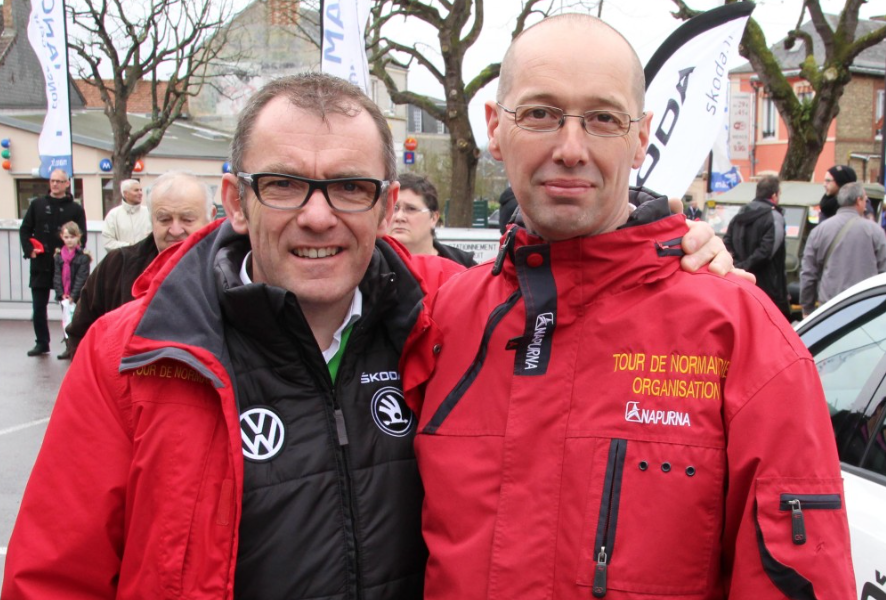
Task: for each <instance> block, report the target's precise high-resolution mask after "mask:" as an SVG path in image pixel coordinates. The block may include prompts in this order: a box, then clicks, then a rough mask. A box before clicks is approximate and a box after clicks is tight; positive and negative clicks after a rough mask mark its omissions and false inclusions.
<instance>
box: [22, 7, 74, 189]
mask: <svg viewBox="0 0 886 600" xmlns="http://www.w3.org/2000/svg"><path fill="white" fill-rule="evenodd" d="M28 40H30V42H31V47H32V48H34V52H35V53H36V54H37V58H38V59H39V60H40V65H41V67H42V69H43V77H44V78H45V80H46V118H45V119H44V120H43V131H42V132H41V133H40V139H39V141H38V142H37V149H38V152H39V153H40V177H43V178H44V179H49V174H50V173H52V171H54V170H55V169H62V170H63V171H65V172H66V173H67V174H68V177H69V178H70V177H73V176H74V165H73V159H72V152H71V105H70V102H69V100H68V48H67V45H66V35H65V4H64V1H63V0H33V1H32V4H31V16H30V17H29V19H28Z"/></svg>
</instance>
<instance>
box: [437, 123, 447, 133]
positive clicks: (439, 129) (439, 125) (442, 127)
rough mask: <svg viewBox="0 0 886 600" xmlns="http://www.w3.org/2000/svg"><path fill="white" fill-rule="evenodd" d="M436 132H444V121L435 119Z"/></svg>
mask: <svg viewBox="0 0 886 600" xmlns="http://www.w3.org/2000/svg"><path fill="white" fill-rule="evenodd" d="M437 133H446V123H444V122H443V121H437Z"/></svg>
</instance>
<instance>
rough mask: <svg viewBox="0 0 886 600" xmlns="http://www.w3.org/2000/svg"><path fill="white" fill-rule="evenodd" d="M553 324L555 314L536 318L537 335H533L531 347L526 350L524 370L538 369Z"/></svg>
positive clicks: (545, 314) (541, 315)
mask: <svg viewBox="0 0 886 600" xmlns="http://www.w3.org/2000/svg"><path fill="white" fill-rule="evenodd" d="M553 324H554V313H550V312H546V313H542V314H540V315H538V316H537V317H536V318H535V333H533V335H532V341H531V342H529V347H528V348H527V349H526V364H525V365H523V368H524V369H537V368H538V361H539V359H540V358H541V349H542V343H543V342H544V339H545V335H546V334H547V333H548V328H550V327H551V326H553Z"/></svg>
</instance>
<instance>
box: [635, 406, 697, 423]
mask: <svg viewBox="0 0 886 600" xmlns="http://www.w3.org/2000/svg"><path fill="white" fill-rule="evenodd" d="M625 421H628V422H629V423H644V424H649V425H670V426H676V427H690V426H691V423H690V422H689V413H684V412H680V411H678V410H646V409H645V408H640V403H639V402H636V401H633V400H632V401H629V402H628V403H627V404H626V405H625Z"/></svg>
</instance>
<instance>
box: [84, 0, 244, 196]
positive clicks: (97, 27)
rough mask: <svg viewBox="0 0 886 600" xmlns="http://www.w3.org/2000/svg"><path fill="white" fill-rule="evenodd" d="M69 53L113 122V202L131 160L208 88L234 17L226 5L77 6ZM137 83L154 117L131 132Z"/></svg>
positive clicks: (117, 0) (209, 1)
mask: <svg viewBox="0 0 886 600" xmlns="http://www.w3.org/2000/svg"><path fill="white" fill-rule="evenodd" d="M68 10H69V11H70V14H71V17H72V18H73V25H74V26H73V28H72V30H71V32H70V34H69V37H68V47H69V48H70V49H71V50H72V51H73V53H74V58H75V60H74V61H73V62H74V63H75V64H76V65H77V70H78V75H79V77H80V78H81V79H84V80H85V81H86V82H87V83H88V84H90V85H92V86H95V88H97V89H98V92H99V95H100V97H101V100H102V103H103V104H104V111H105V114H106V115H107V116H108V120H109V121H110V123H111V131H112V134H113V143H114V148H113V151H112V161H113V165H114V167H113V176H114V198H115V200H116V201H119V200H120V197H121V194H120V182H121V181H123V180H124V179H127V178H129V177H131V176H132V169H133V166H134V165H135V161H136V160H138V159H139V158H141V157H143V156H145V155H146V154H148V153H149V152H150V151H151V150H153V149H154V148H156V147H157V146H158V145H159V144H160V142H161V140H162V139H163V135H164V134H165V133H166V130H167V129H168V128H169V126H170V125H171V124H172V123H173V122H174V121H175V120H176V119H177V118H178V117H179V116H181V113H182V109H183V108H184V106H185V103H186V102H187V99H188V97H190V96H194V95H196V94H197V93H198V92H199V91H200V88H201V87H202V86H203V84H204V82H205V76H206V69H207V66H208V65H209V64H210V63H211V62H212V61H213V59H214V58H215V57H216V56H217V55H218V53H219V52H220V51H221V50H222V48H223V47H224V43H225V33H226V30H225V28H224V27H223V25H224V24H225V23H227V22H228V20H229V19H230V16H231V14H232V7H231V3H230V0H221V1H219V0H146V1H145V2H138V3H136V2H127V1H125V0H75V1H74V2H72V3H71V4H70V5H69V6H68ZM140 81H148V82H150V90H151V92H150V93H151V114H150V115H149V118H148V121H147V123H145V124H144V125H143V126H141V127H139V128H137V129H135V128H133V126H132V124H131V123H130V122H129V117H128V108H129V101H130V98H131V97H132V95H133V93H134V92H135V91H136V85H137V84H138V83H139V82H140Z"/></svg>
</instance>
